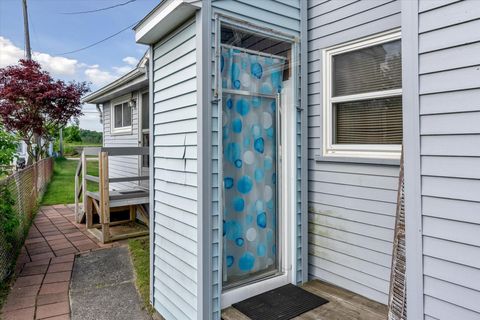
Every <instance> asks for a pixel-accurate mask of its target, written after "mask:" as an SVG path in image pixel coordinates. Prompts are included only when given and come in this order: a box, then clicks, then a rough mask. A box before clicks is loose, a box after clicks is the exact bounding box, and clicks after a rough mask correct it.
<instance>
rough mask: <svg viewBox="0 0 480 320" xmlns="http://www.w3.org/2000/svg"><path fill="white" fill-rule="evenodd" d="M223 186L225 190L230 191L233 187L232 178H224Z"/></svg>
mask: <svg viewBox="0 0 480 320" xmlns="http://www.w3.org/2000/svg"><path fill="white" fill-rule="evenodd" d="M223 185H224V187H225V189H231V188H232V187H233V178H230V177H226V178H225V179H223Z"/></svg>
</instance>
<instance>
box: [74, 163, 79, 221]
mask: <svg viewBox="0 0 480 320" xmlns="http://www.w3.org/2000/svg"><path fill="white" fill-rule="evenodd" d="M77 173H78V172H75V191H74V192H75V221H77V223H80V221H78V220H79V216H80V213H79V212H78V175H77Z"/></svg>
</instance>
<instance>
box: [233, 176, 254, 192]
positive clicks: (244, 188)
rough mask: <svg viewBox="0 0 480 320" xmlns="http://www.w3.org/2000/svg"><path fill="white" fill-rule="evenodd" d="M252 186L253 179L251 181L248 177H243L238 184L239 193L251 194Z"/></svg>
mask: <svg viewBox="0 0 480 320" xmlns="http://www.w3.org/2000/svg"><path fill="white" fill-rule="evenodd" d="M252 186H253V184H252V179H250V178H249V177H248V176H243V177H241V178H240V179H239V180H238V182H237V189H238V192H240V193H243V194H246V193H249V192H250V190H252Z"/></svg>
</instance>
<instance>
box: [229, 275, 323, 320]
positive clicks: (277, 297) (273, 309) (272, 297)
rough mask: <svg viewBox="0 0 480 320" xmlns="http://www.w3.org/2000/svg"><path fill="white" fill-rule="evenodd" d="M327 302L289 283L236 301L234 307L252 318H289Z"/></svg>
mask: <svg viewBox="0 0 480 320" xmlns="http://www.w3.org/2000/svg"><path fill="white" fill-rule="evenodd" d="M327 302H328V300H325V299H323V298H322V297H319V296H317V295H314V294H313V293H310V292H308V291H305V290H303V289H302V288H299V287H297V286H294V285H293V284H287V285H285V286H283V287H280V288H276V289H273V290H270V291H267V292H265V293H262V294H259V295H258V296H255V297H251V298H249V299H247V300H243V301H241V302H239V303H235V304H233V307H234V308H235V309H237V310H239V311H240V312H242V313H243V314H244V315H246V316H248V317H250V318H251V319H252V320H288V319H292V318H294V317H296V316H299V315H301V314H302V313H305V312H307V311H309V310H312V309H315V308H317V307H319V306H321V305H323V304H325V303H327Z"/></svg>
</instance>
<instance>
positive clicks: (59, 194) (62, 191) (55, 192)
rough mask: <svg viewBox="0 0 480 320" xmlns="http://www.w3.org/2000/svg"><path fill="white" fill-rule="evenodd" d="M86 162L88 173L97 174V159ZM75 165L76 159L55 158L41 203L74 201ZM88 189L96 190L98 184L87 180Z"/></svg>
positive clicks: (76, 163)
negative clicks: (50, 178) (49, 180)
mask: <svg viewBox="0 0 480 320" xmlns="http://www.w3.org/2000/svg"><path fill="white" fill-rule="evenodd" d="M87 164H88V170H87V171H88V174H90V175H93V176H98V161H94V160H90V161H88V162H87ZM77 165H78V161H75V160H66V159H61V158H59V159H56V160H55V166H54V170H53V177H52V181H51V182H50V184H49V185H48V188H47V191H46V192H45V195H44V196H43V199H42V205H52V204H70V203H74V202H75V196H74V193H75V170H76V169H77ZM88 190H89V191H97V190H98V185H97V184H96V183H93V182H89V183H88Z"/></svg>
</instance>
